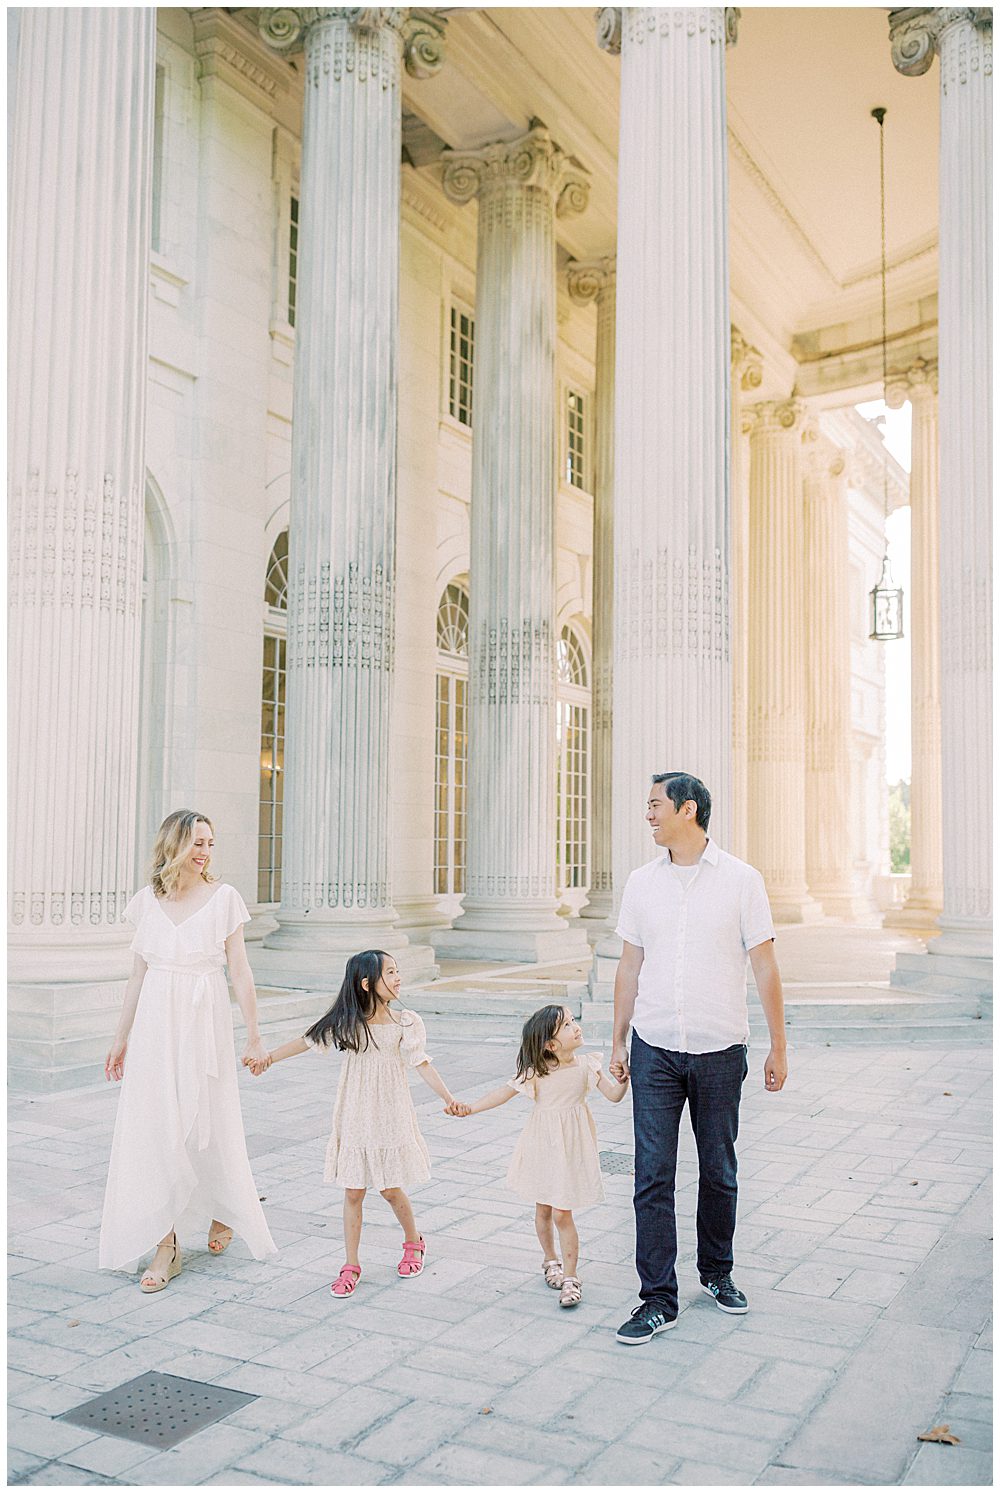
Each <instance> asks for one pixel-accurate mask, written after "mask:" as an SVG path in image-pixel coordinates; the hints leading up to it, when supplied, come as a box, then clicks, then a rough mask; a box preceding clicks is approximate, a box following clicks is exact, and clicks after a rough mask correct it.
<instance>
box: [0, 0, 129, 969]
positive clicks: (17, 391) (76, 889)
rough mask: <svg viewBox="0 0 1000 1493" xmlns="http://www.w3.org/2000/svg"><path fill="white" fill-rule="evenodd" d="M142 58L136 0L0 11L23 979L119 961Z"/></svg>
mask: <svg viewBox="0 0 1000 1493" xmlns="http://www.w3.org/2000/svg"><path fill="white" fill-rule="evenodd" d="M155 55H156V18H155V12H153V11H152V10H129V9H124V10H122V9H103V10H102V9H90V8H83V9H77V10H73V9H58V8H57V9H45V8H42V9H34V10H25V11H24V12H23V13H22V15H21V20H20V34H19V44H18V49H17V54H16V60H15V77H14V80H13V82H14V88H13V94H12V97H13V99H14V108H13V118H12V128H11V135H10V192H11V201H10V208H11V225H12V227H11V240H10V273H11V276H12V283H13V284H16V285H17V286H18V294H17V295H16V296H15V297H14V299H13V300H12V302H11V309H10V355H11V362H12V367H14V368H16V370H17V377H16V378H12V379H11V380H10V385H9V391H8V400H9V449H8V463H9V466H8V470H9V478H8V481H9V488H8V501H9V514H10V527H9V555H10V564H11V582H10V596H9V600H10V631H9V645H10V657H11V660H12V667H11V675H10V683H9V695H10V699H9V706H10V720H11V731H10V797H9V841H10V852H11V853H10V872H9V893H10V921H11V924H12V932H11V936H10V967H11V973H12V976H13V977H14V978H15V979H19V980H22V981H36V982H37V981H44V980H59V981H66V980H72V981H76V982H81V981H87V980H90V979H99V980H106V979H113V978H116V977H118V976H123V975H124V974H126V973H127V970H128V967H129V954H128V934H127V931H126V930H124V929H123V928H122V927H121V925H120V918H121V913H122V910H123V909H124V907H125V905H126V903H127V901H128V899H129V897H130V896H131V895H132V893H133V892H134V890H135V874H136V873H135V866H134V843H135V833H134V828H135V827H134V815H135V800H136V770H137V754H138V703H139V702H138V668H139V642H140V609H141V600H142V541H143V524H144V498H145V461H144V452H143V441H144V428H145V421H144V411H145V388H146V373H147V369H146V361H147V349H146V342H147V336H146V329H147V297H148V280H149V270H148V254H149V231H150V230H149V211H150V202H149V183H150V179H151V176H150V172H151V162H152V117H153V108H152V95H153V84H154V73H155ZM109 57H110V58H114V67H113V68H111V69H110V70H109V69H108V67H107V65H106V63H107V59H108V58H109ZM39 308H43V309H44V314H41V313H40V311H39Z"/></svg>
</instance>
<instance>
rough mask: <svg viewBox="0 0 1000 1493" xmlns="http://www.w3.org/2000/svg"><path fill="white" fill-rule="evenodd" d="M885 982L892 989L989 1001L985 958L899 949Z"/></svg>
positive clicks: (988, 968) (989, 968) (989, 980)
mask: <svg viewBox="0 0 1000 1493" xmlns="http://www.w3.org/2000/svg"><path fill="white" fill-rule="evenodd" d="M889 983H890V985H891V987H892V988H893V989H894V990H909V991H914V992H916V993H919V994H923V995H962V996H978V997H980V998H981V999H985V1000H989V1001H992V998H993V963H992V960H989V959H969V958H963V957H961V956H958V955H951V954H906V953H900V954H897V955H896V967H895V969H894V970H893V971H892V973H891V975H890V976H889Z"/></svg>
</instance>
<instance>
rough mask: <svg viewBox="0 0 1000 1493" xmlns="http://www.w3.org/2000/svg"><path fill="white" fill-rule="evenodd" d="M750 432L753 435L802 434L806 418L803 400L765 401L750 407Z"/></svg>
mask: <svg viewBox="0 0 1000 1493" xmlns="http://www.w3.org/2000/svg"><path fill="white" fill-rule="evenodd" d="M746 414H747V416H748V427H747V428H748V430H749V432H750V434H751V435H757V434H762V435H763V434H768V435H781V434H787V435H793V434H800V433H801V431H802V427H803V424H804V422H805V417H806V406H805V404H804V403H803V401H802V400H801V399H764V400H762V401H761V403H760V404H752V405H750V406H749V407H748V409H747V411H746Z"/></svg>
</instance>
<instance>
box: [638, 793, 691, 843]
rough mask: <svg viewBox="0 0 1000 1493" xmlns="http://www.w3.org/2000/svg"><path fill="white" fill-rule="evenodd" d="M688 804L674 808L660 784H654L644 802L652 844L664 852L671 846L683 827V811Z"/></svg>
mask: <svg viewBox="0 0 1000 1493" xmlns="http://www.w3.org/2000/svg"><path fill="white" fill-rule="evenodd" d="M688 807H690V805H689V804H687V805H686V804H681V806H680V808H679V809H677V808H675V807H674V805H673V803H672V802H671V801H670V799H669V798H668V797H667V794H666V790H665V788H664V785H663V784H662V783H654V784H653V786H652V788H650V790H649V798H648V799H647V801H646V821H647V823H648V824H649V827H650V829H651V830H652V831H653V843H654V844H655V845H659V846H660V848H661V849H663V850H666V849H668V848H669V847H670V846H671V845H673V844H674V843H675V842H676V840H677V837H678V834H679V833H680V832H681V831H682V830H683V827H684V822H685V820H684V811H685V809H686V808H688Z"/></svg>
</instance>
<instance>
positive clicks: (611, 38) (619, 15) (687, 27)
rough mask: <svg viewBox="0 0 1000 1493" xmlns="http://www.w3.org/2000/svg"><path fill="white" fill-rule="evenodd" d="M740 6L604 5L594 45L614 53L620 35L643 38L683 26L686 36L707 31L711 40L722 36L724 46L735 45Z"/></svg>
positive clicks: (617, 47) (598, 19)
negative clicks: (661, 6)
mask: <svg viewBox="0 0 1000 1493" xmlns="http://www.w3.org/2000/svg"><path fill="white" fill-rule="evenodd" d="M739 19H740V10H739V6H736V5H727V6H725V7H722V6H699V7H694V6H690V7H684V6H678V7H676V8H674V9H666V8H660V7H654V6H635V7H631V6H629V7H622V6H618V5H604V6H601V7H599V9H598V11H597V15H596V21H597V45H598V46H599V47H600V49H601V51H602V52H610V53H611V55H612V56H613V57H617V56H618V55H619V53H620V52H621V49H622V36H623V34H625V35H627V36H628V39H629V41H630V42H643V41H645V40H646V37H647V36H651V35H653V34H654V33H657V32H658V33H659V35H660V36H670V35H672V34H673V33H674V32H677V31H680V30H682V29H683V30H684V31H686V32H687V34H688V36H695V35H697V34H698V33H699V32H705V31H709V32H710V33H711V39H712V41H713V42H718V41H722V40H723V39H724V40H725V43H726V45H727V46H735V44H736V39H737V32H738V29H739Z"/></svg>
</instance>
